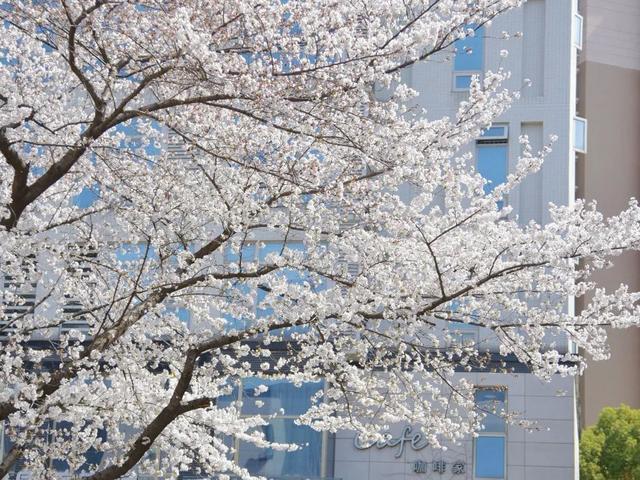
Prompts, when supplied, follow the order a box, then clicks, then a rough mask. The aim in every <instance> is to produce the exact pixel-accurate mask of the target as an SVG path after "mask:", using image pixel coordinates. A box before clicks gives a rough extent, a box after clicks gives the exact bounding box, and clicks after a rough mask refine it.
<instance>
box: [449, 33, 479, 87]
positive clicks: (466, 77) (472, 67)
mask: <svg viewBox="0 0 640 480" xmlns="http://www.w3.org/2000/svg"><path fill="white" fill-rule="evenodd" d="M467 28H468V29H469V30H473V34H472V35H469V36H467V37H465V38H461V39H460V40H457V41H456V42H455V43H454V47H455V50H456V56H455V59H454V61H453V90H454V91H465V90H469V87H470V86H471V78H472V77H473V76H474V75H481V74H482V70H483V69H484V27H477V26H475V25H469V26H468V27H467Z"/></svg>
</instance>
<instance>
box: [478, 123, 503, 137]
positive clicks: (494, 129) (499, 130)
mask: <svg viewBox="0 0 640 480" xmlns="http://www.w3.org/2000/svg"><path fill="white" fill-rule="evenodd" d="M481 136H482V137H494V138H496V137H498V138H506V137H507V126H506V125H492V126H490V127H489V128H487V129H486V130H485V131H484V132H482V135H481Z"/></svg>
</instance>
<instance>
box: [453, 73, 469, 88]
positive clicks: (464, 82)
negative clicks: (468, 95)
mask: <svg viewBox="0 0 640 480" xmlns="http://www.w3.org/2000/svg"><path fill="white" fill-rule="evenodd" d="M454 87H455V89H456V90H469V88H470V87H471V75H456V76H455V80H454Z"/></svg>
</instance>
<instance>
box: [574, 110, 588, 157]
mask: <svg viewBox="0 0 640 480" xmlns="http://www.w3.org/2000/svg"><path fill="white" fill-rule="evenodd" d="M579 123H581V124H582V125H583V132H584V136H583V138H582V143H583V145H582V146H581V147H578V145H577V142H576V138H577V133H578V128H577V125H578V124H579ZM588 133H589V122H588V120H587V119H586V118H584V117H580V116H578V115H576V116H574V117H573V138H572V143H573V150H574V151H576V152H578V153H587V146H588V143H587V142H588V137H589V135H588Z"/></svg>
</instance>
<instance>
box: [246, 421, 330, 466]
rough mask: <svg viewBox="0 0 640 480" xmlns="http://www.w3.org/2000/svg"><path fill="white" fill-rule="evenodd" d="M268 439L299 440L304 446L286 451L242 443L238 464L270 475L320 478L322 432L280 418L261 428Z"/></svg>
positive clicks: (294, 441)
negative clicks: (292, 450)
mask: <svg viewBox="0 0 640 480" xmlns="http://www.w3.org/2000/svg"><path fill="white" fill-rule="evenodd" d="M260 428H261V430H262V432H263V433H264V434H265V437H266V439H267V440H269V441H272V442H280V443H295V444H298V445H300V446H301V448H300V449H298V450H296V451H294V452H282V451H277V450H272V449H266V448H260V447H256V446H254V445H252V444H249V443H245V442H241V443H240V448H239V451H238V463H239V464H240V466H241V467H244V468H246V469H247V470H249V472H251V473H252V474H253V475H263V476H266V477H268V478H273V477H277V478H283V477H284V478H286V477H296V478H297V477H301V478H306V477H319V476H320V475H321V472H320V469H321V463H322V462H321V459H322V434H321V433H320V432H316V431H315V430H313V429H311V428H309V427H307V426H303V425H296V424H295V423H294V420H293V419H289V418H279V419H275V420H272V421H271V422H270V423H269V425H265V426H263V427H260Z"/></svg>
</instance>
